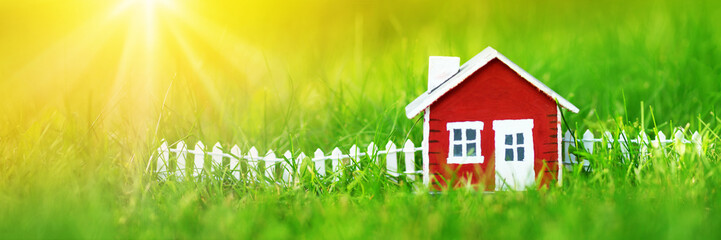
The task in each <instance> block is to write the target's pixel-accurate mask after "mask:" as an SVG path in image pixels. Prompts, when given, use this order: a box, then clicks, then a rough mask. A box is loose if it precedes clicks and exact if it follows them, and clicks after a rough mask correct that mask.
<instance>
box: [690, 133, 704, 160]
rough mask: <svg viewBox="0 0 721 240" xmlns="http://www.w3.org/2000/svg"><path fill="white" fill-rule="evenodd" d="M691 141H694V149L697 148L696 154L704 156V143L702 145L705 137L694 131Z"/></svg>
mask: <svg viewBox="0 0 721 240" xmlns="http://www.w3.org/2000/svg"><path fill="white" fill-rule="evenodd" d="M691 143H693V146H694V150H696V155H698V156H699V157H701V156H703V145H701V144H702V143H703V139H702V138H701V134H699V133H698V131H695V132H693V135H691Z"/></svg>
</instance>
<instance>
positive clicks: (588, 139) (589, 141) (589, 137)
mask: <svg viewBox="0 0 721 240" xmlns="http://www.w3.org/2000/svg"><path fill="white" fill-rule="evenodd" d="M582 141H583V148H584V149H586V152H588V153H590V154H593V146H594V145H596V142H595V139H594V136H593V133H592V132H591V130H588V129H586V132H584V133H583V140H582ZM590 166H591V162H589V161H588V159H583V167H584V168H586V169H588V168H589V167H590Z"/></svg>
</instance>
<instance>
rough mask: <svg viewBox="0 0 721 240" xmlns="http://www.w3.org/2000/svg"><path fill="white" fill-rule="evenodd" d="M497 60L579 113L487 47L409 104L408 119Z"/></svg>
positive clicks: (570, 109) (559, 96) (551, 91)
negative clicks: (453, 73)
mask: <svg viewBox="0 0 721 240" xmlns="http://www.w3.org/2000/svg"><path fill="white" fill-rule="evenodd" d="M496 58H498V60H501V62H503V63H504V64H506V65H507V66H508V67H510V68H511V69H513V71H515V72H516V73H518V75H521V78H523V79H525V80H526V81H528V82H529V83H531V85H533V86H535V87H536V88H538V90H541V92H543V93H545V94H546V95H548V96H549V97H551V98H552V99H554V100H556V101H558V104H560V105H561V106H562V107H563V108H566V109H568V110H569V111H571V112H574V113H578V108H577V107H576V106H575V105H573V104H572V103H571V102H569V101H568V100H566V99H565V98H563V97H561V95H559V94H558V93H556V92H554V91H553V90H551V88H549V87H548V86H546V85H545V84H543V83H542V82H541V81H539V80H538V79H536V78H535V77H533V76H532V75H531V74H529V73H528V72H526V71H525V70H523V69H522V68H521V67H519V66H518V65H516V64H515V63H513V62H511V60H510V59H508V58H506V56H503V54H501V53H499V52H498V51H496V50H495V49H493V48H492V47H487V48H486V49H483V51H481V52H480V53H478V54H477V55H476V56H474V57H473V58H471V59H470V60H468V62H466V63H464V64H463V66H461V68H460V69H459V71H458V73H456V74H455V75H453V76H451V77H450V78H449V79H447V80H446V81H444V82H443V83H441V84H440V85H438V87H436V88H433V89H428V91H426V92H424V93H423V94H421V95H420V96H419V97H418V98H416V99H415V100H413V101H412V102H411V103H409V104H408V105H407V106H406V117H408V118H409V119H410V118H414V117H415V116H416V115H418V114H419V113H420V112H421V111H423V110H424V109H426V108H427V107H428V106H430V105H431V104H433V102H435V101H436V100H438V98H440V97H441V96H443V95H444V94H446V93H447V92H448V91H450V90H451V89H453V88H455V87H456V86H458V85H459V84H460V83H461V82H463V81H464V80H466V79H467V78H468V77H469V76H471V74H473V73H474V72H476V70H478V69H480V68H481V67H483V66H485V65H486V64H488V63H489V62H490V61H491V60H493V59H496Z"/></svg>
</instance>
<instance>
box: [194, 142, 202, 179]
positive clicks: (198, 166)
mask: <svg viewBox="0 0 721 240" xmlns="http://www.w3.org/2000/svg"><path fill="white" fill-rule="evenodd" d="M193 154H195V157H194V158H193V166H194V167H193V177H199V176H200V174H201V173H202V172H203V169H204V163H205V144H203V142H201V141H198V143H196V144H195V151H194V153H193Z"/></svg>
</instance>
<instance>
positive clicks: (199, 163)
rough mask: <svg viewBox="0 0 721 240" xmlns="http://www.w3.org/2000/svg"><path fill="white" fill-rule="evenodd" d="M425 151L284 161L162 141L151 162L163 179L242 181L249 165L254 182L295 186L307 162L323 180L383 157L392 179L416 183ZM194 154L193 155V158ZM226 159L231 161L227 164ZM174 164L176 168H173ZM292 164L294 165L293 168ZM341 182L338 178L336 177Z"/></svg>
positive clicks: (410, 147)
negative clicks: (218, 173)
mask: <svg viewBox="0 0 721 240" xmlns="http://www.w3.org/2000/svg"><path fill="white" fill-rule="evenodd" d="M421 150H422V148H417V147H415V144H414V143H413V142H412V141H410V140H408V141H406V142H405V144H404V145H403V148H398V147H397V146H396V144H395V143H393V142H392V141H389V142H388V143H387V144H386V145H385V150H379V149H378V147H377V146H376V145H375V144H374V143H372V142H371V143H370V144H369V145H368V147H367V148H366V151H362V150H361V149H360V148H358V147H357V146H356V145H353V146H352V147H351V148H350V149H349V150H348V151H347V153H348V154H344V153H343V151H341V150H340V149H339V148H337V147H336V148H335V149H333V150H332V151H331V152H330V155H326V154H325V153H324V152H323V151H322V150H320V149H316V150H315V152H314V153H313V156H312V157H310V156H309V155H306V154H305V153H299V154H297V155H296V156H294V155H293V154H292V153H291V152H290V151H286V152H285V153H284V154H283V156H282V157H277V156H276V154H275V152H274V151H273V150H269V151H268V152H267V153H266V154H265V155H263V156H260V155H259V153H258V150H257V149H256V148H255V147H251V148H250V149H249V150H248V151H247V152H242V151H241V149H240V147H238V146H237V145H235V146H233V147H232V148H230V151H227V152H226V151H223V148H222V146H221V144H220V143H216V144H215V145H214V146H213V147H212V150H210V151H207V150H206V147H205V144H203V143H202V142H198V143H196V144H195V148H194V149H188V146H187V145H186V144H185V142H183V141H180V142H178V143H176V144H175V147H174V148H170V146H168V143H167V142H165V141H162V143H161V144H160V147H159V148H158V150H157V155H154V156H151V162H152V159H153V158H154V157H157V158H156V159H157V162H156V164H155V172H156V173H157V174H158V176H159V177H160V178H162V179H165V178H167V177H168V176H176V177H184V175H185V173H186V172H188V170H191V171H192V175H193V177H198V176H201V174H202V173H203V172H204V171H211V170H220V169H222V170H223V171H224V172H229V173H231V176H232V177H234V178H235V179H240V178H241V176H242V172H243V171H242V169H241V161H245V162H246V163H247V166H248V168H247V170H246V172H247V176H248V177H249V178H250V179H253V180H256V179H259V178H258V177H259V176H258V175H260V174H262V175H263V177H265V178H266V179H271V180H276V182H281V181H278V180H280V179H282V182H284V183H291V182H293V181H294V179H293V177H294V176H298V174H297V173H300V171H301V169H300V167H301V166H302V163H303V161H304V160H305V159H309V160H310V161H311V162H312V163H313V167H314V169H315V173H316V174H317V175H318V176H319V177H321V178H323V177H326V176H328V174H329V172H328V171H327V170H330V173H331V174H332V173H339V174H342V171H339V170H340V168H341V164H344V163H347V162H349V161H350V160H353V161H358V160H359V159H360V158H361V157H365V156H370V159H374V160H375V161H378V160H379V159H381V158H380V156H382V155H383V156H385V160H386V170H387V173H388V175H390V176H393V177H400V176H406V177H407V178H408V179H409V180H411V181H415V180H416V175H418V174H422V171H416V167H415V163H416V157H415V153H416V152H418V151H421ZM171 153H173V154H174V155H175V156H174V157H175V161H171ZM399 153H402V156H403V158H402V160H403V162H404V165H405V171H403V172H400V171H399V169H398V160H401V159H399V156H398V155H399ZM189 154H190V155H189ZM206 156H208V157H209V158H210V159H209V160H210V164H207V165H210V167H208V166H207V165H206V164H205V162H206ZM189 157H191V158H192V163H193V164H192V165H193V166H192V169H186V168H187V166H186V163H188V161H187V159H189ZM224 159H227V160H228V161H225V162H224ZM328 161H330V166H331V169H326V165H327V164H326V163H327V162H328ZM151 162H149V163H148V168H150V166H151ZM261 162H262V163H263V165H264V169H265V171H262V170H261V169H260V167H259V165H260V163H261ZM171 163H173V165H174V166H171ZM290 163H292V164H290ZM278 172H280V176H276V174H275V173H278ZM336 178H337V176H336Z"/></svg>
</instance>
